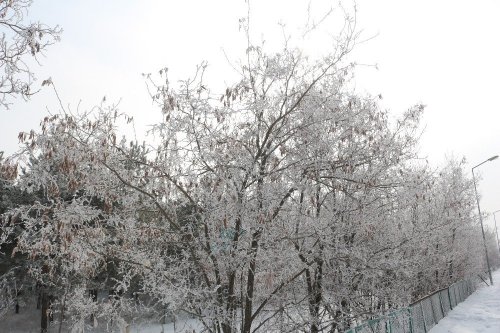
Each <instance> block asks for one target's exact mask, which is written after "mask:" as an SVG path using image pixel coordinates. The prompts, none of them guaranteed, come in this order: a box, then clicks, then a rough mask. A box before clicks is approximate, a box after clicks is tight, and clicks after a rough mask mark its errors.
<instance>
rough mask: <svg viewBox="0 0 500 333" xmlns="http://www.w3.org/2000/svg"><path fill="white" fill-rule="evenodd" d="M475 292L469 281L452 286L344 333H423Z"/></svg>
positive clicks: (474, 285) (472, 281) (471, 282)
mask: <svg viewBox="0 0 500 333" xmlns="http://www.w3.org/2000/svg"><path fill="white" fill-rule="evenodd" d="M475 289H476V283H475V282H474V280H472V279H468V280H462V281H459V282H456V283H454V284H452V285H451V286H449V287H448V288H444V289H441V290H438V291H436V292H434V293H433V294H431V295H429V296H426V297H424V298H422V299H420V300H418V301H417V302H415V303H413V304H411V305H410V306H409V307H407V308H403V309H399V310H396V311H393V312H391V313H389V314H387V315H385V316H383V317H379V318H377V319H373V320H368V321H367V322H365V323H363V324H361V325H359V326H357V327H355V328H351V329H349V330H347V331H345V333H427V332H429V331H430V329H431V328H432V327H434V325H436V324H437V322H438V321H439V320H441V319H442V318H443V317H445V316H446V315H447V314H448V312H450V310H452V309H453V308H455V307H456V306H457V304H459V303H460V302H463V301H464V300H465V299H466V298H467V297H468V296H469V295H470V294H472V293H473V292H474V291H475Z"/></svg>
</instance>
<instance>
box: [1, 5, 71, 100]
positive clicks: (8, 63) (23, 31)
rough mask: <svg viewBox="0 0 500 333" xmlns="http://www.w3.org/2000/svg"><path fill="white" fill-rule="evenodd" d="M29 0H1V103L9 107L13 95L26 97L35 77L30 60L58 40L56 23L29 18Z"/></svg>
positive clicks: (32, 91) (35, 61)
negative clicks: (48, 23)
mask: <svg viewBox="0 0 500 333" xmlns="http://www.w3.org/2000/svg"><path fill="white" fill-rule="evenodd" d="M32 2H33V1H32V0H4V1H0V106H2V107H4V108H8V107H9V104H11V100H12V98H15V97H17V96H21V97H23V98H24V99H27V98H29V97H30V96H31V95H33V94H34V93H36V91H37V90H38V89H39V88H36V89H33V83H34V82H35V80H36V77H35V75H34V73H33V70H32V68H31V67H32V66H31V65H30V64H32V63H33V62H34V63H37V62H38V61H39V59H38V58H39V56H40V55H41V54H43V52H44V51H45V50H46V49H47V47H48V46H49V45H51V44H53V43H55V42H57V41H58V40H59V38H60V35H61V29H60V28H59V27H57V26H56V27H49V26H47V25H45V24H43V23H40V22H31V21H29V20H28V17H27V16H28V10H29V7H30V6H31V4H32Z"/></svg>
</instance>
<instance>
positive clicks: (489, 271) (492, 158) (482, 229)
mask: <svg viewBox="0 0 500 333" xmlns="http://www.w3.org/2000/svg"><path fill="white" fill-rule="evenodd" d="M497 158H498V155H495V156H493V157H490V158H488V159H487V160H486V161H484V162H481V163H479V164H478V165H476V166H475V167H473V168H472V179H473V181H474V191H475V193H476V201H477V210H478V211H479V222H481V232H482V233H483V245H484V253H485V255H486V265H487V266H488V275H489V277H490V284H491V285H493V277H492V276H491V267H490V259H489V258H488V248H487V247H486V237H485V236H484V226H483V216H482V215H481V207H480V206H479V196H478V195H477V186H476V176H475V175H474V169H475V168H477V167H478V166H481V165H483V164H484V163H486V162H491V161H493V160H494V159H497Z"/></svg>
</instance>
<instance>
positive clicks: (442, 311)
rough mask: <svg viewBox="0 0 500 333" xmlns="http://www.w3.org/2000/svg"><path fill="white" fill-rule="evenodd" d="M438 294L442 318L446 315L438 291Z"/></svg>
mask: <svg viewBox="0 0 500 333" xmlns="http://www.w3.org/2000/svg"><path fill="white" fill-rule="evenodd" d="M438 296H439V305H440V306H441V313H442V314H443V318H444V317H445V316H446V315H445V313H444V307H443V300H442V299H441V292H439V293H438ZM436 324H437V323H436Z"/></svg>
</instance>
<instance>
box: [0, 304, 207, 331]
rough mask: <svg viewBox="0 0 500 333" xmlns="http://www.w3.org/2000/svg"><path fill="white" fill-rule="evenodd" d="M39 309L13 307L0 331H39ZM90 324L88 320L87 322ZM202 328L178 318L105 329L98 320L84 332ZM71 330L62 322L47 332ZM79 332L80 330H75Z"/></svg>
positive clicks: (197, 324) (105, 326)
mask: <svg viewBox="0 0 500 333" xmlns="http://www.w3.org/2000/svg"><path fill="white" fill-rule="evenodd" d="M40 317H41V313H40V310H37V309H36V305H35V304H34V303H30V304H25V305H24V306H22V307H21V309H20V311H19V313H18V314H16V313H14V309H12V311H10V312H9V313H8V314H7V315H6V316H5V317H2V318H0V333H39V332H40ZM87 324H89V325H90V321H88V322H87ZM201 330H202V326H201V323H200V322H199V321H197V320H194V319H180V320H178V321H177V322H176V323H175V324H174V323H168V324H164V325H161V324H156V323H143V324H132V325H130V326H129V328H128V330H125V329H119V328H114V329H109V330H108V329H107V325H106V323H102V322H100V323H99V325H98V326H97V327H96V328H86V329H85V330H84V332H85V333H193V332H200V331H201ZM58 332H71V333H75V330H71V328H70V327H68V326H67V325H65V324H63V326H62V328H61V331H59V324H57V323H52V325H51V326H50V327H49V330H48V333H58ZM76 332H77V333H80V332H81V331H76Z"/></svg>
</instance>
